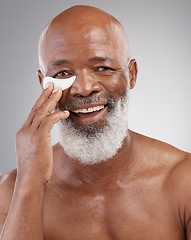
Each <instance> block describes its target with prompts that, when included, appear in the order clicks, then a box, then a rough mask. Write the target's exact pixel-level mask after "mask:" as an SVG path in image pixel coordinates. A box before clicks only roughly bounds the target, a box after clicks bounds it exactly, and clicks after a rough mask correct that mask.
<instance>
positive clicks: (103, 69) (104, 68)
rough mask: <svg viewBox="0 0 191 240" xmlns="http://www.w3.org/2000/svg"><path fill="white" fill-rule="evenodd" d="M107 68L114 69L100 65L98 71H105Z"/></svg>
mask: <svg viewBox="0 0 191 240" xmlns="http://www.w3.org/2000/svg"><path fill="white" fill-rule="evenodd" d="M107 70H110V71H113V69H112V68H109V67H103V66H101V67H98V68H97V71H101V72H105V71H107Z"/></svg>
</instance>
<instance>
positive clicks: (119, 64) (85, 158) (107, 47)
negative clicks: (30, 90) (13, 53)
mask: <svg viewBox="0 0 191 240" xmlns="http://www.w3.org/2000/svg"><path fill="white" fill-rule="evenodd" d="M39 63H40V70H39V71H38V76H39V81H40V83H41V85H43V80H44V78H45V77H46V76H50V77H53V78H55V79H63V81H64V79H65V78H68V77H70V76H74V75H75V76H76V80H75V81H74V83H73V84H72V86H71V87H69V88H68V89H66V90H64V91H62V90H61V89H60V88H55V89H54V90H53V88H54V86H53V84H52V83H49V84H47V85H46V88H45V89H44V90H43V92H42V95H41V96H40V97H39V99H38V100H37V102H36V103H35V105H34V107H33V109H32V111H31V113H30V114H29V117H28V118H27V120H26V121H25V123H24V125H23V127H22V128H21V130H20V131H19V132H18V133H17V135H16V152H17V162H18V168H17V170H13V171H11V172H9V173H5V174H2V176H1V184H0V192H1V197H0V227H1V229H2V230H1V240H5V239H6V240H12V239H14V240H17V239H19V240H42V239H46V240H53V239H54V240H61V239H67V240H73V239H83V240H84V239H92V240H94V239H97V240H100V239H102V240H106V239H107V240H109V239H117V240H124V239H128V240H136V239H144V240H146V239H147V240H153V239H158V240H161V239H168V240H170V239H172V240H183V239H191V223H190V217H191V156H190V154H188V153H185V152H182V151H180V150H178V149H176V148H174V147H172V146H170V145H168V144H165V143H162V142H159V141H157V140H154V139H150V138H148V137H145V136H142V135H139V134H137V133H134V132H132V131H130V130H129V129H128V124H127V119H128V116H127V110H128V99H129V91H130V89H132V88H133V87H134V86H135V83H136V75H137V64H136V61H135V60H134V59H131V58H130V52H129V46H128V41H127V38H126V35H125V32H124V30H123V28H122V26H121V24H120V23H119V22H118V21H117V20H116V19H115V18H114V17H112V16H110V15H109V14H107V13H105V12H103V11H101V10H99V9H96V8H93V7H89V6H75V7H72V8H70V9H67V10H66V11H64V12H62V13H61V14H59V15H58V16H57V17H56V18H55V19H53V20H52V21H51V23H50V24H48V25H47V27H46V28H45V30H44V31H43V33H42V35H41V37H40V42H39ZM54 109H55V111H53V110H54ZM57 122H58V128H59V137H60V143H58V144H56V145H55V146H54V147H52V146H51V135H50V131H51V129H52V127H53V125H54V124H55V123H57Z"/></svg>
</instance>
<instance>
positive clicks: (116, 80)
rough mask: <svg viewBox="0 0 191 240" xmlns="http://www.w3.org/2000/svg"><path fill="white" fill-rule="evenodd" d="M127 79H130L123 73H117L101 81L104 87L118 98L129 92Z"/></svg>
mask: <svg viewBox="0 0 191 240" xmlns="http://www.w3.org/2000/svg"><path fill="white" fill-rule="evenodd" d="M127 81H128V79H127V78H126V77H125V75H124V74H122V73H116V74H114V75H113V76H110V77H108V79H105V80H103V81H102V82H101V84H102V86H103V87H104V89H105V90H106V91H107V92H108V93H111V94H112V96H114V97H116V98H118V97H119V96H124V95H125V94H126V93H127Z"/></svg>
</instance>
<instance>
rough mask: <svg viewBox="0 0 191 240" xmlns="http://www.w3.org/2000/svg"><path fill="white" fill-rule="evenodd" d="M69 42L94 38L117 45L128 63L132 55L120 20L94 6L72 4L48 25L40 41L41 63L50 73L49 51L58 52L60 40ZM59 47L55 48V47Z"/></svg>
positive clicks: (107, 44) (72, 43)
mask: <svg viewBox="0 0 191 240" xmlns="http://www.w3.org/2000/svg"><path fill="white" fill-rule="evenodd" d="M61 41H62V43H63V44H64V45H65V46H68V47H69V46H71V45H78V44H81V43H82V42H83V43H87V44H89V43H90V42H95V43H99V42H100V43H101V44H104V45H105V46H110V47H114V48H115V49H116V50H118V52H119V54H123V60H124V61H125V63H124V64H127V62H128V61H129V59H130V51H129V45H128V41H127V37H126V34H125V31H124V29H123V27H122V25H121V24H120V22H119V21H118V20H117V19H115V18H114V17H113V16H111V15H109V14H108V13H106V12H104V11H102V10H100V9H98V8H95V7H90V6H83V5H78V6H74V7H71V8H69V9H67V10H65V11H63V12H62V13H60V14H59V15H58V16H56V17H55V18H54V19H53V20H52V21H51V22H50V23H49V24H48V25H47V26H46V28H45V29H44V31H43V32H42V34H41V36H40V41H39V64H40V69H41V71H42V72H43V73H44V74H45V75H46V72H47V70H48V69H47V68H48V61H47V60H48V59H49V55H50V54H49V51H51V55H52V53H53V55H54V53H55V54H56V52H57V50H56V47H57V45H58V43H59V42H61ZM54 50H55V51H54Z"/></svg>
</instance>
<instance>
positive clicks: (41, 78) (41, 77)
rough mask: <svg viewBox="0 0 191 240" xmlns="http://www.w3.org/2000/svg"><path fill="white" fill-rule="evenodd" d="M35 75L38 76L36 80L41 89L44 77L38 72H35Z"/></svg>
mask: <svg viewBox="0 0 191 240" xmlns="http://www.w3.org/2000/svg"><path fill="white" fill-rule="evenodd" d="M37 75H38V80H39V83H40V85H41V87H42V89H43V79H44V75H43V74H42V72H41V71H40V70H38V71H37Z"/></svg>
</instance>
